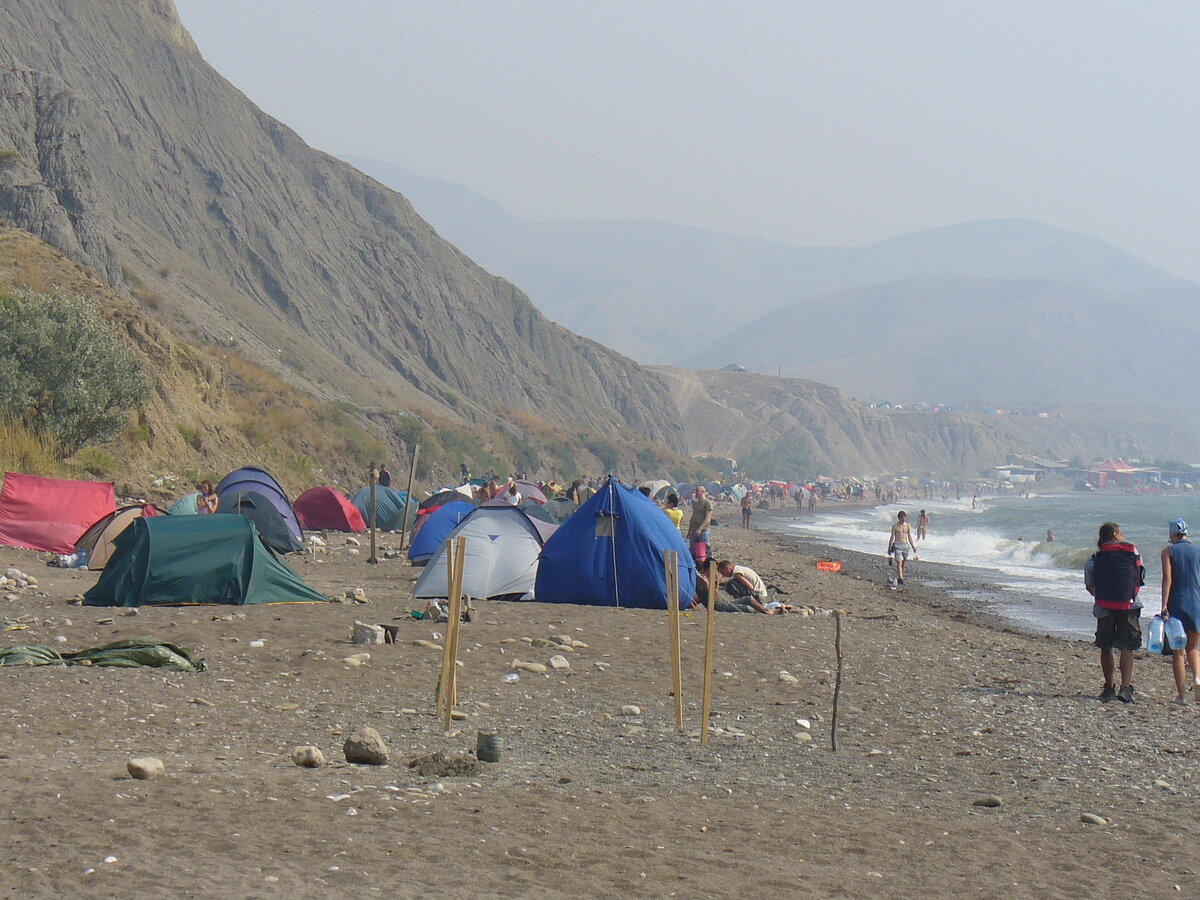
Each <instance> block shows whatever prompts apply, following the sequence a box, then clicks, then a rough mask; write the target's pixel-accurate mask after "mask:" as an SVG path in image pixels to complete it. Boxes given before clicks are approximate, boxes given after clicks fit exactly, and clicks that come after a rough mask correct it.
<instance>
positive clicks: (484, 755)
mask: <svg viewBox="0 0 1200 900" xmlns="http://www.w3.org/2000/svg"><path fill="white" fill-rule="evenodd" d="M503 755H504V738H503V737H501V736H500V735H498V734H496V733H495V732H491V731H480V732H478V733H477V734H476V735H475V758H476V759H478V760H479V761H480V762H489V763H496V762H500V757H501V756H503Z"/></svg>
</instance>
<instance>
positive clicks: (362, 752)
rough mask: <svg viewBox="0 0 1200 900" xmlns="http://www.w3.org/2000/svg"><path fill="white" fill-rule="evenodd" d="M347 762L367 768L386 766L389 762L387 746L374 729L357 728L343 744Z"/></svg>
mask: <svg viewBox="0 0 1200 900" xmlns="http://www.w3.org/2000/svg"><path fill="white" fill-rule="evenodd" d="M342 753H344V754H345V755H346V762H348V763H359V764H361V765H367V766H385V765H387V761H388V749H387V745H386V744H385V743H384V742H383V738H382V737H380V735H379V732H378V731H376V730H375V729H374V728H368V727H366V726H363V727H361V728H355V729H354V730H353V731H352V732H350V735H349V737H347V738H346V741H345V743H343V744H342Z"/></svg>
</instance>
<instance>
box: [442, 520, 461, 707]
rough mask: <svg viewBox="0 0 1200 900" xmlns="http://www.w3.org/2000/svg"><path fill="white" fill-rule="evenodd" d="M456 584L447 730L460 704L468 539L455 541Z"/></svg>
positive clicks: (450, 633) (449, 632)
mask: <svg viewBox="0 0 1200 900" xmlns="http://www.w3.org/2000/svg"><path fill="white" fill-rule="evenodd" d="M455 543H456V545H457V546H456V547H455V553H454V584H453V585H451V587H450V627H449V628H447V629H446V649H447V650H448V651H449V656H450V675H449V683H448V685H447V688H446V705H445V707H444V709H443V712H444V714H445V716H446V719H445V730H446V731H449V730H450V725H451V723H452V722H453V721H454V707H455V706H456V705H457V704H458V629H459V627H460V626H461V625H462V582H463V565H464V564H465V563H466V558H467V539H466V538H464V537H460V538H457V539H456V540H455Z"/></svg>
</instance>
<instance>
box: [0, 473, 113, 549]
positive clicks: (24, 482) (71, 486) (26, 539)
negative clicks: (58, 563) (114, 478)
mask: <svg viewBox="0 0 1200 900" xmlns="http://www.w3.org/2000/svg"><path fill="white" fill-rule="evenodd" d="M116 508H117V501H116V498H115V497H114V496H113V485H112V482H111V481H66V480H64V479H61V478H42V477H40V476H38V475H22V474H20V473H17V472H5V473H4V489H3V490H0V544H7V545H8V546H10V547H25V548H26V549H28V550H41V551H42V552H44V553H70V552H71V551H72V550H74V549H75V542H76V541H78V540H79V538H80V537H81V536H82V535H83V533H84V532H85V531H87V530H88V528H89V527H90V526H91V524H92V523H93V522H95V521H97V520H99V519H101V518H103V517H104V516H106V515H108V514H109V513H110V512H112V511H113V510H115V509H116Z"/></svg>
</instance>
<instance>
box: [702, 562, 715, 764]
mask: <svg viewBox="0 0 1200 900" xmlns="http://www.w3.org/2000/svg"><path fill="white" fill-rule="evenodd" d="M716 614H717V561H716V560H715V559H710V560H709V561H708V618H707V619H706V620H705V623H704V694H703V697H702V699H701V702H700V743H701V744H707V743H708V715H709V713H710V712H711V711H712V669H713V619H714V618H716Z"/></svg>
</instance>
